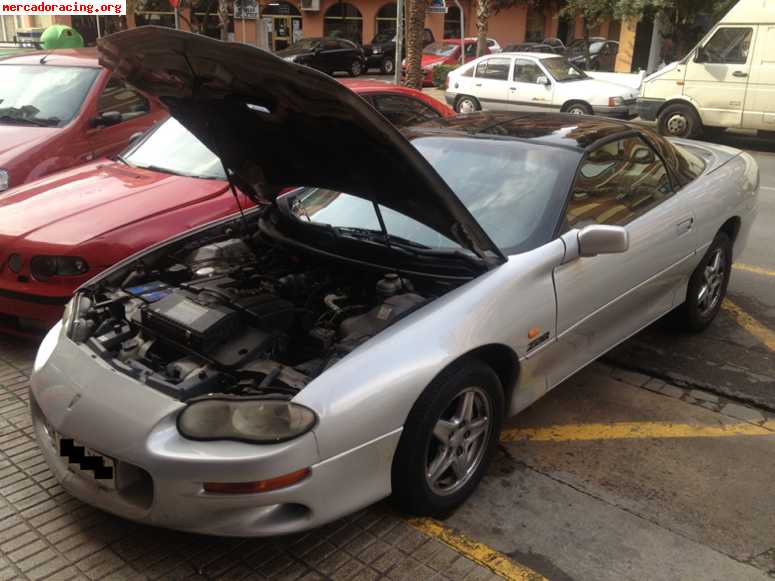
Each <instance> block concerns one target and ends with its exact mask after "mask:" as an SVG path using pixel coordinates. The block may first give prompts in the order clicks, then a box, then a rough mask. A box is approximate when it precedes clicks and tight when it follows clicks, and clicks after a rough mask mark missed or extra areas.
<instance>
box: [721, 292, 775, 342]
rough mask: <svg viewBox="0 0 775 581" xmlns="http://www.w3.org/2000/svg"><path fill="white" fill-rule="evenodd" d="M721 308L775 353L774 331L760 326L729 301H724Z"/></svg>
mask: <svg viewBox="0 0 775 581" xmlns="http://www.w3.org/2000/svg"><path fill="white" fill-rule="evenodd" d="M721 306H722V308H723V309H724V310H725V311H728V312H729V313H731V314H732V316H733V317H734V318H735V321H736V322H737V324H738V325H740V326H741V327H742V328H743V329H745V330H746V331H748V332H749V333H750V334H751V335H753V336H754V337H756V338H757V339H758V340H759V341H761V342H762V343H764V345H765V346H766V347H767V348H768V349H769V350H770V351H775V331H772V330H770V329H768V328H767V327H765V326H764V325H762V324H761V323H760V322H759V321H757V320H756V319H754V318H753V317H752V316H751V315H749V314H748V313H746V312H745V311H744V310H743V309H741V308H740V307H739V306H737V305H736V304H735V303H733V302H732V301H730V300H729V299H724V302H723V304H722V305H721Z"/></svg>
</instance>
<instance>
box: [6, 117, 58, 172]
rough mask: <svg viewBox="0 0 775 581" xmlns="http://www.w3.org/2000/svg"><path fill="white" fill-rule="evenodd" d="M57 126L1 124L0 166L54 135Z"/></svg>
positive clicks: (56, 131)
mask: <svg viewBox="0 0 775 581" xmlns="http://www.w3.org/2000/svg"><path fill="white" fill-rule="evenodd" d="M60 131H61V129H59V128H57V127H29V126H28V125H0V167H3V164H4V163H6V162H8V161H10V160H11V159H13V158H14V157H17V156H18V155H20V154H22V153H24V152H25V151H27V150H29V149H32V148H33V147H35V146H36V145H39V144H40V143H43V142H44V141H47V140H48V139H51V138H52V137H54V136H55V135H56V134H57V133H58V132H60Z"/></svg>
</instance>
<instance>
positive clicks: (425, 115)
mask: <svg viewBox="0 0 775 581" xmlns="http://www.w3.org/2000/svg"><path fill="white" fill-rule="evenodd" d="M371 102H372V104H373V105H374V107H375V108H376V109H377V111H379V112H380V113H382V114H383V115H384V116H385V118H386V119H387V120H388V121H390V122H391V123H392V124H393V125H395V126H396V127H408V126H410V125H417V124H418V123H425V122H426V121H431V120H433V119H438V118H439V117H441V115H440V114H439V112H438V111H436V110H435V109H433V108H432V107H431V106H429V105H426V104H425V103H423V102H421V101H419V100H417V99H413V98H411V97H407V96H404V95H391V94H390V93H379V94H377V95H373V96H372V100H371Z"/></svg>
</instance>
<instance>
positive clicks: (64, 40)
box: [40, 24, 83, 50]
mask: <svg viewBox="0 0 775 581" xmlns="http://www.w3.org/2000/svg"><path fill="white" fill-rule="evenodd" d="M40 44H41V45H42V47H43V48H44V49H45V50H52V49H55V48H83V37H82V36H81V35H80V33H79V32H78V31H77V30H75V29H74V28H72V27H70V26H65V25H64V24H52V25H51V26H49V27H48V28H47V29H46V30H44V31H43V34H41V35H40Z"/></svg>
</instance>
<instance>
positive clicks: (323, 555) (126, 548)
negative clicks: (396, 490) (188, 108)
mask: <svg viewBox="0 0 775 581" xmlns="http://www.w3.org/2000/svg"><path fill="white" fill-rule="evenodd" d="M34 353H35V344H34V343H30V342H26V341H20V340H17V339H12V338H8V337H0V581H2V580H5V579H61V580H67V579H165V580H166V579H202V580H204V579H282V580H289V581H290V580H292V579H304V580H305V581H307V580H313V579H335V580H344V579H356V580H370V579H396V580H398V579H423V580H424V579H434V580H436V579H439V580H441V579H471V580H479V579H491V578H495V576H494V575H493V574H492V573H491V572H490V571H489V570H488V569H486V568H484V567H482V566H480V565H478V564H476V563H474V562H473V561H471V560H469V559H467V558H466V557H464V556H462V555H460V554H458V553H456V552H455V551H453V550H452V549H451V548H449V547H448V546H447V545H445V544H443V543H442V542H440V541H438V540H436V539H433V538H429V537H427V536H425V535H424V534H422V533H421V532H419V531H417V530H415V529H413V528H411V527H410V526H409V525H408V524H406V522H404V521H403V520H402V519H401V518H400V517H399V516H398V515H395V514H393V513H391V512H390V511H389V509H388V508H387V507H386V506H384V504H382V505H377V506H375V507H372V508H369V509H366V510H364V511H361V512H359V513H357V514H355V515H352V516H350V517H347V518H344V519H342V520H340V521H337V522H335V523H332V524H330V525H327V526H325V527H323V528H320V529H317V530H314V531H311V532H309V533H306V534H300V535H294V536H288V537H281V538H275V539H227V538H217V537H206V536H202V535H193V534H187V533H179V532H174V531H167V530H164V529H158V528H153V527H148V526H144V525H138V524H135V523H131V522H129V521H125V520H122V519H120V518H117V517H114V516H111V515H109V514H107V513H103V512H101V511H99V510H97V509H94V508H92V507H90V506H88V505H85V504H83V503H81V502H80V501H78V500H76V499H74V498H72V497H70V496H69V495H68V494H67V492H65V491H64V490H63V489H62V487H61V486H60V485H59V484H58V483H57V481H56V479H55V478H54V477H53V476H52V474H51V472H50V471H49V470H48V468H47V466H46V464H45V462H44V461H43V458H42V456H41V454H40V453H39V452H38V449H37V445H36V443H35V439H34V436H33V433H32V426H31V422H30V417H29V412H28V409H27V402H28V398H29V394H28V389H29V374H30V372H31V369H32V361H33V358H34Z"/></svg>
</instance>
